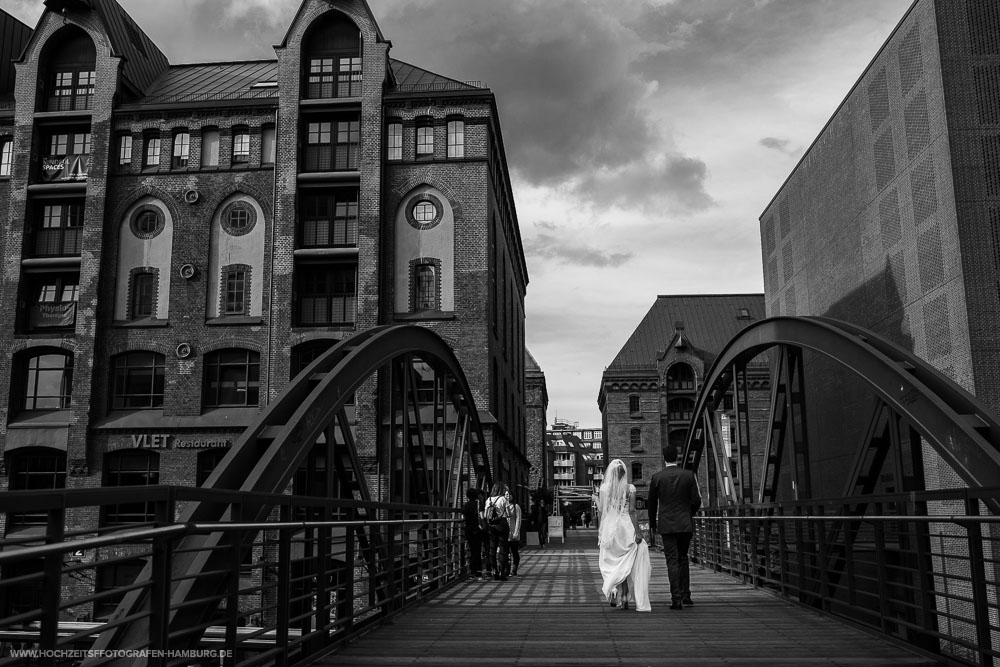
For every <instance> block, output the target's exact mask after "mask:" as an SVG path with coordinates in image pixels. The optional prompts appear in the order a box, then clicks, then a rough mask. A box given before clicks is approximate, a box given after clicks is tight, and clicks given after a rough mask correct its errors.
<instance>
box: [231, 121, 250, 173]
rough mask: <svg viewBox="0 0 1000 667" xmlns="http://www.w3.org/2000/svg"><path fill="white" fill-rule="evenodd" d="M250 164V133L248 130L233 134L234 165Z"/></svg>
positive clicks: (236, 131) (244, 129)
mask: <svg viewBox="0 0 1000 667" xmlns="http://www.w3.org/2000/svg"><path fill="white" fill-rule="evenodd" d="M249 162H250V131H249V130H247V129H246V128H243V129H240V130H235V131H234V132H233V165H234V166H236V165H239V166H246V165H247V163H249Z"/></svg>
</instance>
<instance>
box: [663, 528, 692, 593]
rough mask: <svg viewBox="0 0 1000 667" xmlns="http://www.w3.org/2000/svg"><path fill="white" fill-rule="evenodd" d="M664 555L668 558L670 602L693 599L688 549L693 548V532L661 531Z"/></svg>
mask: <svg viewBox="0 0 1000 667" xmlns="http://www.w3.org/2000/svg"><path fill="white" fill-rule="evenodd" d="M660 537H661V538H662V539H663V557H664V558H666V560H667V576H668V577H669V578H670V602H671V603H673V604H680V603H681V601H682V600H690V599H691V569H690V567H689V565H688V549H690V548H691V537H692V533H661V534H660Z"/></svg>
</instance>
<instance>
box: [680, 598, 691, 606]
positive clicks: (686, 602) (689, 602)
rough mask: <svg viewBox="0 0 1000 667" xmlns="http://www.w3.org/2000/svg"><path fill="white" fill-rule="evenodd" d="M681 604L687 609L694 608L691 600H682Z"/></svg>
mask: <svg viewBox="0 0 1000 667" xmlns="http://www.w3.org/2000/svg"><path fill="white" fill-rule="evenodd" d="M681 604H682V605H684V606H685V607H693V606H694V602H692V601H691V598H684V599H683V600H681Z"/></svg>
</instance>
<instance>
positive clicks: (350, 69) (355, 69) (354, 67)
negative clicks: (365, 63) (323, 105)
mask: <svg viewBox="0 0 1000 667" xmlns="http://www.w3.org/2000/svg"><path fill="white" fill-rule="evenodd" d="M359 95H361V58H356V57H351V58H340V67H339V71H338V72H337V97H358V96H359Z"/></svg>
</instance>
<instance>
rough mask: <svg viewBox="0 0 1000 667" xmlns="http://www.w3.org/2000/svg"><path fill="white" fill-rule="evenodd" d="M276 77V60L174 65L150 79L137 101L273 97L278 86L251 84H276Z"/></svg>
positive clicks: (276, 92)
mask: <svg viewBox="0 0 1000 667" xmlns="http://www.w3.org/2000/svg"><path fill="white" fill-rule="evenodd" d="M277 76H278V62H277V61H276V60H257V61H248V62H233V63H197V64H190V65H174V66H173V67H171V68H170V69H168V70H167V71H166V72H164V73H163V75H162V76H160V78H159V79H157V80H156V81H155V82H153V83H152V85H150V87H149V90H148V91H147V93H146V95H145V96H144V97H143V98H141V99H139V100H136V102H139V103H153V102H180V101H191V100H224V99H239V98H244V97H275V96H277V94H278V89H277V87H273V86H268V87H262V86H257V87H255V86H254V84H261V83H276V82H277Z"/></svg>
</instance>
